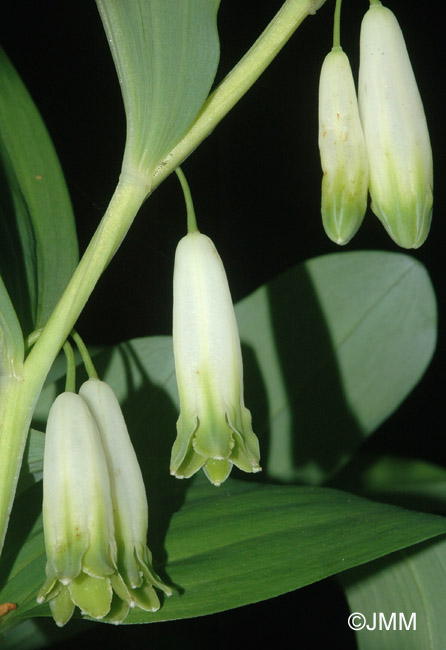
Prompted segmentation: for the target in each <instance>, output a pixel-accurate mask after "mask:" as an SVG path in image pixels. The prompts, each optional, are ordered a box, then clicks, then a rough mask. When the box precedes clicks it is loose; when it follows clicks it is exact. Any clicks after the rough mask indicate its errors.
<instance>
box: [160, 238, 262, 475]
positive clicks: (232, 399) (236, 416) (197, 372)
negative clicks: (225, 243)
mask: <svg viewBox="0 0 446 650" xmlns="http://www.w3.org/2000/svg"><path fill="white" fill-rule="evenodd" d="M173 344H174V354H175V369H176V375H177V383H178V391H179V396H180V409H181V413H180V417H179V418H178V422H177V438H176V441H175V443H174V445H173V449H172V457H171V473H172V474H174V475H175V476H176V477H177V478H188V477H190V476H192V474H194V473H195V472H197V471H198V470H199V469H200V468H201V467H203V469H204V472H205V474H206V476H207V477H208V478H209V480H210V481H211V482H212V483H214V484H215V485H220V484H221V483H222V482H223V481H224V480H226V478H227V477H228V476H229V473H230V472H231V469H232V466H233V465H236V466H237V467H239V468H240V469H242V470H243V471H245V472H258V471H259V470H260V466H259V459H260V454H259V444H258V440H257V437H256V435H255V434H254V432H253V430H252V426H251V413H250V412H249V410H248V409H247V408H246V407H245V404H244V399H243V366H242V355H241V349H240V337H239V333H238V329H237V322H236V319H235V313H234V307H233V304H232V300H231V294H230V291H229V286H228V281H227V278H226V273H225V270H224V267H223V264H222V261H221V259H220V256H219V255H218V253H217V251H216V249H215V246H214V244H213V243H212V241H211V240H210V239H209V237H206V236H205V235H202V234H201V233H200V232H199V231H197V230H196V231H193V232H190V233H189V234H187V235H186V236H185V237H183V239H182V240H181V241H180V242H179V244H178V247H177V251H176V255H175V271H174V308H173Z"/></svg>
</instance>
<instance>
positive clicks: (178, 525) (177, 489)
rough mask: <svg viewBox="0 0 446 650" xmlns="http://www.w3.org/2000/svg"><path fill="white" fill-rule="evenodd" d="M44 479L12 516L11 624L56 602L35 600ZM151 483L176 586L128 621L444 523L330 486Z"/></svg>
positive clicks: (160, 551)
mask: <svg viewBox="0 0 446 650" xmlns="http://www.w3.org/2000/svg"><path fill="white" fill-rule="evenodd" d="M155 435H158V432H156V433H155ZM145 479H146V484H147V483H148V484H151V478H150V477H148V476H147V475H146V476H145ZM169 483H170V484H171V485H170V486H169V485H168V484H169ZM191 483H192V485H191ZM172 484H173V485H172ZM39 487H40V486H34V487H33V488H31V489H29V490H27V491H26V492H25V493H24V494H22V495H21V496H20V497H19V498H18V499H17V502H16V506H15V507H16V512H18V513H20V517H15V518H13V521H12V522H11V527H10V534H9V535H8V539H7V543H6V546H5V550H4V554H3V556H2V565H1V566H2V567H3V568H2V570H1V571H0V580H5V582H6V584H5V586H4V588H2V589H1V590H0V602H16V603H18V609H17V610H16V611H14V612H11V613H9V614H8V618H6V617H5V619H4V620H3V623H2V629H3V630H5V629H7V627H8V626H9V625H13V624H14V623H17V622H19V621H20V620H23V619H25V618H27V617H29V616H42V615H49V608H48V606H47V605H43V606H37V605H36V601H35V597H36V593H37V589H38V588H39V587H40V585H41V582H42V581H43V579H44V567H45V555H44V544H43V534H42V530H41V517H40V513H39V510H40V498H41V491H40V489H39ZM148 493H149V506H150V517H151V527H150V531H149V544H150V546H151V549H152V551H153V553H154V557H155V558H157V560H158V562H160V561H161V572H162V573H164V572H165V574H166V575H167V579H168V581H169V582H170V583H171V584H173V585H175V586H176V589H177V593H176V594H175V595H174V596H172V598H171V599H168V600H166V601H165V603H164V606H163V607H162V609H161V610H160V611H159V612H157V613H154V614H153V613H147V612H143V611H142V610H141V611H138V612H135V611H133V612H131V614H130V615H129V617H128V619H127V622H128V623H137V622H140V623H142V622H150V621H161V620H173V619H177V618H187V617H191V616H200V615H203V614H210V613H213V612H217V611H223V610H226V609H231V608H233V607H239V606H241V605H244V604H247V603H251V602H257V601H259V600H262V599H265V598H271V597H273V596H276V595H279V594H282V593H285V592H287V591H290V590H292V589H296V588H299V587H301V586H303V585H306V584H309V583H311V582H314V581H316V580H320V579H322V578H325V577H327V576H330V575H333V574H335V573H337V572H339V571H342V570H345V569H346V568H350V567H353V566H356V565H358V564H362V563H364V562H367V561H370V560H373V559H375V558H378V557H381V556H382V555H384V554H386V553H390V552H392V551H395V550H397V549H400V548H406V547H407V546H409V545H411V544H414V543H416V542H419V541H422V540H425V539H428V538H430V537H433V536H436V535H439V534H441V533H444V532H445V531H446V519H443V518H441V517H437V516H434V515H425V514H421V513H414V512H411V511H406V510H402V509H398V508H396V507H394V506H388V505H383V504H378V503H373V502H372V501H366V500H365V499H361V498H359V497H355V496H353V495H351V494H348V493H345V492H340V491H337V490H331V489H327V488H313V487H295V486H275V485H262V484H256V483H254V482H242V481H236V480H228V481H227V482H226V483H225V485H224V487H223V488H222V489H218V490H217V489H215V488H214V487H213V486H211V485H209V484H208V482H207V481H206V480H205V479H204V478H202V477H201V476H199V477H197V478H196V479H194V480H193V481H189V482H188V483H186V482H184V481H183V482H180V481H174V480H173V479H170V478H169V477H168V476H166V478H165V479H164V481H163V483H162V484H161V485H159V486H158V490H157V491H155V492H154V491H150V490H148ZM179 505H181V508H180V509H179V510H178V506H179ZM33 522H34V523H33ZM365 523H366V524H367V525H365ZM371 531H373V535H371ZM24 534H25V535H26V537H27V539H26V542H25V543H24V544H23V545H21V546H20V545H18V544H17V541H18V539H23V535H24ZM315 540H317V543H315ZM162 558H164V560H163V559H162ZM165 558H167V564H166V560H165ZM156 569H157V570H160V566H157V567H156Z"/></svg>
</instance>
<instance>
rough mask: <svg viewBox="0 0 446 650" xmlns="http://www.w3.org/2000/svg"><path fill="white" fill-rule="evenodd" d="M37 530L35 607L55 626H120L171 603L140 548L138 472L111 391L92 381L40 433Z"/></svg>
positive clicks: (56, 408)
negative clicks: (40, 535)
mask: <svg viewBox="0 0 446 650" xmlns="http://www.w3.org/2000/svg"><path fill="white" fill-rule="evenodd" d="M43 522H44V534H45V546H46V553H47V565H46V575H47V579H46V581H45V583H44V585H43V586H42V588H41V589H40V591H39V593H38V597H37V600H38V602H40V603H42V602H44V601H49V604H50V607H51V612H52V615H53V618H54V620H55V621H56V623H57V624H58V625H59V626H62V625H65V623H67V622H68V621H69V620H70V618H71V616H72V614H73V611H74V608H75V606H78V607H79V608H80V610H81V611H82V613H83V614H85V615H87V616H89V617H91V618H94V619H99V620H106V621H109V622H113V623H121V622H122V621H123V620H124V619H125V618H126V616H127V614H128V612H129V609H130V608H131V607H135V606H137V607H140V608H141V609H144V610H146V611H156V610H157V609H159V606H160V603H159V599H158V596H157V594H156V592H155V589H154V587H157V588H158V589H161V590H162V591H164V593H165V594H166V595H168V596H169V595H170V594H171V593H172V592H171V589H170V588H169V587H167V586H166V585H165V584H164V583H163V582H162V581H161V580H160V578H159V577H158V576H157V575H156V573H155V572H154V571H153V568H152V558H151V554H150V551H149V549H148V547H147V545H146V538H147V526H148V508H147V499H146V494H145V489H144V483H143V479H142V475H141V470H140V468H139V464H138V461H137V458H136V454H135V451H134V449H133V446H132V444H131V441H130V438H129V435H128V431H127V427H126V425H125V422H124V418H123V415H122V412H121V409H120V407H119V404H118V401H117V399H116V397H115V395H114V393H113V391H112V389H111V388H110V387H109V386H108V385H107V384H106V383H104V382H102V381H99V380H98V379H89V380H88V381H87V382H85V383H84V384H83V385H82V387H81V389H80V392H79V394H76V393H72V392H65V393H62V394H61V395H59V397H58V398H57V399H56V400H55V402H54V404H53V405H52V407H51V411H50V414H49V418H48V424H47V430H46V443H45V455H44V477H43Z"/></svg>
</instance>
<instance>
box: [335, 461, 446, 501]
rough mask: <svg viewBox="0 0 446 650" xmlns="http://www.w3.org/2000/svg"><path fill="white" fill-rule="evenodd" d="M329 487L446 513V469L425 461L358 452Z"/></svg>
mask: <svg viewBox="0 0 446 650" xmlns="http://www.w3.org/2000/svg"><path fill="white" fill-rule="evenodd" d="M330 487H335V488H338V489H342V490H348V491H349V492H354V493H355V494H359V495H361V496H364V497H368V498H372V499H378V500H380V501H386V502H387V503H393V504H395V505H400V506H404V507H406V508H413V509H417V510H422V511H423V512H436V513H437V514H445V513H446V469H444V467H439V466H438V465H434V464H432V463H427V462H425V461H422V460H417V459H413V458H399V457H395V456H372V455H368V454H361V453H359V454H357V455H356V456H354V457H353V459H352V461H351V462H350V463H349V464H348V465H347V466H346V467H345V468H344V469H343V470H342V471H341V472H339V474H337V475H336V477H335V479H334V480H333V481H331V482H330Z"/></svg>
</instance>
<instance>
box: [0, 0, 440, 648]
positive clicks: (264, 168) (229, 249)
mask: <svg viewBox="0 0 446 650" xmlns="http://www.w3.org/2000/svg"><path fill="white" fill-rule="evenodd" d="M178 1H181V0H178ZM280 5H281V2H280V1H279V0H264V1H262V0H243V1H241V0H222V3H221V9H220V12H219V29H220V37H221V63H220V68H219V72H218V79H221V78H222V77H223V76H224V75H225V74H226V72H228V71H229V70H230V69H231V67H232V66H233V65H234V64H235V63H236V62H237V61H238V59H239V58H240V57H241V56H242V55H243V54H244V52H245V51H246V49H247V48H248V47H249V46H250V45H251V44H252V42H253V41H254V40H255V39H256V38H257V36H258V35H259V33H260V31H261V30H262V29H263V28H264V27H265V26H266V24H267V23H268V22H269V20H270V19H271V17H272V16H273V14H274V13H275V11H276V10H277V9H278V8H279V7H280ZM367 6H368V3H367V2H366V1H365V0H364V1H363V2H359V1H358V0H345V1H344V8H343V22H342V45H343V47H344V50H345V51H346V52H347V54H348V55H349V57H350V60H351V64H352V68H353V70H354V72H355V74H356V71H357V68H358V52H359V28H360V22H361V18H362V15H363V13H364V11H365V10H366V9H367ZM387 6H389V7H390V8H391V9H392V10H393V11H394V12H395V14H396V15H397V17H398V19H399V22H400V25H401V27H402V29H403V32H404V34H405V37H406V43H407V46H408V49H409V53H410V55H411V59H412V64H413V67H414V70H415V74H416V77H417V80H418V84H419V87H420V91H421V94H422V97H423V101H424V105H425V110H426V114H427V119H428V123H429V127H430V133H431V139H432V146H433V151H434V168H435V178H436V187H435V203H434V220H433V225H432V230H431V234H430V237H429V238H428V240H427V242H426V243H425V244H424V246H423V247H422V248H421V249H420V250H417V251H414V252H412V253H411V254H412V255H413V256H414V257H416V258H417V259H419V260H420V261H422V262H423V263H424V264H425V265H426V267H427V269H428V270H429V272H430V275H431V278H432V281H433V283H434V286H435V289H436V291H437V296H438V300H439V306H440V330H439V345H438V349H437V353H436V356H435V358H434V361H433V363H432V365H431V367H430V368H429V370H428V371H427V373H426V375H425V377H424V378H423V380H422V382H421V383H420V385H419V386H418V387H417V388H416V389H415V391H414V392H413V394H412V395H411V398H410V400H408V401H406V402H405V403H404V404H403V406H402V407H401V408H400V409H399V411H398V412H397V413H396V414H395V415H394V416H392V418H390V420H389V421H388V422H386V423H385V424H384V425H383V426H382V427H381V428H380V430H379V431H378V432H377V433H376V434H375V436H374V437H373V440H371V441H370V442H368V443H367V448H368V449H370V450H378V451H379V450H382V451H385V452H390V453H391V452H395V453H401V452H402V450H403V453H404V454H405V455H407V456H414V457H421V458H425V459H426V460H431V461H435V462H439V463H444V462H445V461H446V454H445V448H444V445H442V444H441V443H440V442H439V439H440V438H443V435H444V434H441V429H442V427H441V424H439V423H437V417H439V416H440V415H441V414H442V412H443V409H442V402H443V399H444V397H443V386H442V368H443V364H444V357H445V347H444V330H443V318H442V315H443V309H444V304H445V299H444V298H445V297H444V280H443V273H444V270H443V269H444V267H443V257H444V247H443V233H444V224H443V210H444V206H445V196H444V185H445V183H444V181H443V174H444V154H443V150H444V142H445V125H444V107H443V106H444V84H443V81H444V44H443V39H444V33H443V27H442V24H441V21H440V19H439V17H438V16H437V15H436V14H435V12H434V10H433V9H432V8H431V9H429V10H426V9H424V8H423V6H422V5H421V4H420V2H419V1H415V0H388V2H387ZM430 6H431V5H430ZM5 7H6V8H7V13H8V15H7V17H5V15H3V19H2V24H1V26H0V39H1V42H2V45H3V47H4V48H5V50H6V52H7V53H8V55H9V56H10V58H11V59H12V61H13V63H14V64H15V66H16V67H17V69H18V71H19V73H20V74H21V76H22V78H23V79H24V81H25V83H26V84H27V86H28V88H29V90H30V92H31V94H32V96H33V98H34V100H35V102H36V103H37V105H38V107H39V110H40V112H41V113H42V115H43V117H44V120H45V122H46V124H47V127H48V130H49V132H50V134H51V136H52V138H53V140H54V143H55V146H56V149H57V151H58V154H59V156H60V159H61V162H62V166H63V169H64V172H65V175H66V179H67V183H68V187H69V190H70V193H71V198H72V201H73V205H74V210H75V214H76V219H77V224H78V235H79V241H80V246H81V250H83V249H84V248H85V246H86V244H87V243H88V241H89V238H90V237H91V235H92V234H93V232H94V230H95V228H96V226H97V224H98V222H99V220H100V218H101V216H102V214H103V212H104V210H105V208H106V207H107V203H108V201H109V199H110V197H111V194H112V192H113V189H114V187H115V184H116V182H117V179H118V174H119V170H120V163H121V156H122V151H123V144H124V137H125V122H124V113H123V108H122V102H121V96H120V90H119V85H118V82H117V78H116V74H115V71H114V67H113V63H112V59H111V55H110V53H109V50H108V45H107V42H106V39H105V37H104V33H103V30H102V25H101V22H100V19H99V15H98V12H97V10H96V6H95V3H94V2H93V1H92V0H89V1H87V0H82V1H79V0H78V1H77V2H75V3H72V2H61V0H40V1H39V2H36V1H34V0H25V1H22V2H8V3H6V4H5ZM333 8H334V2H333V1H332V0H327V2H326V5H325V6H324V7H322V9H321V10H320V11H319V12H318V14H317V15H316V16H314V17H309V18H308V19H306V20H305V22H304V23H303V25H302V26H301V27H300V28H299V29H298V31H297V33H296V34H295V36H294V37H293V39H292V40H291V41H290V42H289V43H288V44H287V46H286V47H285V48H284V50H283V51H282V52H281V53H280V55H279V56H278V57H277V59H276V60H275V61H274V62H273V64H272V65H271V66H270V68H269V69H268V70H267V71H266V72H265V73H264V75H263V76H262V77H261V78H260V80H259V81H258V82H257V83H256V84H255V86H254V87H253V88H252V89H251V91H250V92H249V93H248V95H247V96H246V97H245V98H243V99H242V100H241V101H240V103H239V104H238V105H237V106H236V107H235V109H233V111H232V112H231V113H230V114H229V115H228V116H227V117H226V118H225V119H224V120H223V122H222V123H221V124H220V125H219V126H218V127H217V129H216V130H215V131H214V133H212V134H211V136H210V137H209V138H208V139H207V140H206V141H205V142H204V143H203V144H202V145H201V146H200V147H199V149H198V150H197V151H196V152H195V153H194V154H193V155H192V156H191V158H190V159H189V160H187V161H186V163H185V164H184V165H183V169H184V171H185V173H186V175H187V177H188V180H189V184H190V186H191V189H192V193H193V197H194V202H195V208H196V212H197V218H198V220H199V225H200V229H201V230H202V231H203V232H204V233H206V234H208V235H209V236H210V237H211V238H212V239H213V240H214V242H215V244H216V246H217V248H218V250H219V252H220V254H221V256H222V258H223V260H224V262H225V266H226V269H227V273H228V276H229V280H230V284H231V289H232V294H233V298H234V300H238V299H240V298H242V297H244V296H245V295H247V294H248V293H250V292H251V291H252V290H253V289H255V288H256V287H257V286H259V285H260V284H261V283H263V282H265V281H266V280H268V279H270V278H272V277H273V276H274V275H276V274H277V273H279V272H280V271H282V270H285V269H286V268H288V267H290V266H292V265H294V264H296V263H298V262H301V261H303V260H305V259H307V258H309V257H313V256H317V255H321V254H324V253H328V252H334V251H336V250H339V248H338V247H336V245H335V244H332V243H331V242H330V241H329V240H328V239H327V237H326V236H325V234H324V232H323V229H322V225H321V220H320V213H319V204H320V181H321V172H320V162H319V154H318V147H317V92H318V76H319V71H320V66H321V63H322V60H323V58H324V56H325V55H326V53H327V52H328V51H329V49H330V47H331V32H332V10H333ZM184 233H185V211H184V203H183V198H182V194H181V191H180V188H179V184H178V181H177V180H176V178H175V177H171V178H168V179H167V180H166V181H165V182H164V183H163V185H162V186H161V187H160V188H159V189H158V190H156V192H155V194H154V195H153V196H152V197H151V199H150V200H149V201H148V202H147V203H146V204H145V205H144V207H143V209H142V210H141V212H140V214H139V216H138V217H137V219H136V221H135V223H134V225H133V227H132V229H131V230H130V232H129V234H128V236H127V239H126V240H125V242H124V244H123V245H122V247H121V249H120V251H119V252H118V254H117V255H116V257H115V258H114V260H113V261H112V263H111V264H110V267H109V268H108V270H107V272H106V274H105V275H104V277H103V278H102V279H101V281H100V283H99V285H98V287H97V289H96V291H95V292H94V294H93V297H92V299H91V300H90V302H89V304H88V305H87V307H86V309H85V311H84V313H83V315H82V317H81V320H80V323H79V327H78V329H79V331H80V332H81V334H82V335H83V336H84V338H85V340H86V341H87V343H89V344H94V343H115V342H118V341H121V340H125V339H128V338H132V337H136V336H146V335H151V334H169V333H170V327H171V325H170V318H171V308H172V304H171V289H170V287H171V279H172V270H173V256H174V252H175V247H176V244H177V242H178V240H179V238H180V237H181V236H182V235H183V234H184ZM358 249H384V250H397V247H396V246H395V245H394V244H393V242H392V241H391V240H390V239H389V238H388V236H387V235H386V233H385V232H384V230H383V228H382V226H381V224H380V223H379V222H378V220H377V219H376V218H375V217H374V215H373V214H372V213H371V212H370V211H369V212H368V214H367V216H366V219H365V221H364V223H363V225H362V227H361V229H360V231H359V233H358V234H357V235H356V237H355V238H354V240H353V241H352V242H351V243H350V244H349V245H348V247H347V250H358ZM440 422H441V421H440ZM254 588H255V587H254ZM347 615H348V609H347V606H346V604H345V602H344V597H343V595H342V592H341V590H340V589H339V588H338V586H337V583H336V582H335V581H334V580H330V581H325V582H324V583H322V584H317V585H313V586H310V587H307V588H305V589H302V590H300V591H298V592H295V593H292V594H288V595H286V596H283V597H281V598H277V599H274V600H273V601H268V602H266V603H260V604H257V605H253V606H249V607H245V608H241V609H239V610H236V611H233V612H227V613H222V614H218V615H215V616H210V617H204V618H202V619H196V620H192V621H180V622H174V623H168V624H158V625H148V626H143V627H128V628H118V629H116V628H110V627H109V626H99V627H98V628H97V629H95V628H93V627H92V626H90V627H88V630H89V631H88V632H86V633H84V634H83V636H82V644H83V645H85V646H86V647H87V646H90V645H91V646H93V644H95V643H99V642H100V643H101V645H102V644H105V643H107V642H108V641H107V639H113V640H114V641H115V642H116V644H118V646H119V645H120V644H121V645H122V647H124V646H127V645H133V647H137V648H139V647H146V646H147V647H149V646H151V647H153V648H156V649H157V650H158V649H161V648H171V647H173V646H174V644H176V643H179V644H181V646H182V647H184V648H189V647H195V648H201V647H207V646H208V645H211V644H212V647H214V648H216V649H218V648H223V647H225V648H226V647H228V645H231V646H233V647H237V645H238V644H239V643H243V637H244V635H245V634H248V635H249V639H250V645H252V646H254V645H258V644H259V643H260V642H263V644H265V645H270V644H274V645H275V646H276V647H278V648H282V647H289V646H291V647H293V645H294V643H295V644H296V646H297V645H298V644H299V645H301V647H302V637H303V636H304V637H305V636H307V637H308V640H307V641H306V642H305V644H304V645H303V647H305V648H306V649H308V650H311V649H312V648H322V647H331V648H337V647H339V648H343V649H344V650H348V649H349V648H354V647H355V642H354V637H353V633H351V632H350V631H349V630H348V629H347V625H346V619H347ZM291 635H292V636H291ZM310 639H311V640H310ZM79 642H80V640H79V639H76V640H75V641H74V640H73V642H72V645H69V643H68V642H65V643H64V644H63V647H65V648H67V649H68V648H71V647H73V648H74V647H75V646H76V647H78V644H79ZM338 643H339V645H337V644H338Z"/></svg>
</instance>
